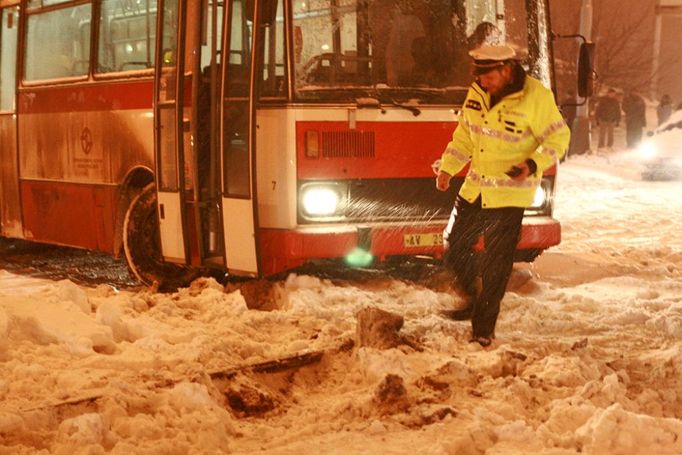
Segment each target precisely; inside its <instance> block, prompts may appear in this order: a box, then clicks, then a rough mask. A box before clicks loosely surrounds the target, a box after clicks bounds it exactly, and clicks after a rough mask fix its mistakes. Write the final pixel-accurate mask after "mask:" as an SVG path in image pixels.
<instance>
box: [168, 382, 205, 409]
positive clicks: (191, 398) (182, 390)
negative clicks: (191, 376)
mask: <svg viewBox="0 0 682 455" xmlns="http://www.w3.org/2000/svg"><path fill="white" fill-rule="evenodd" d="M168 404H169V405H170V406H172V407H175V408H178V409H187V410H190V411H195V410H197V411H198V410H202V409H205V408H210V407H211V406H213V405H215V403H214V401H213V399H212V398H211V396H210V395H209V394H208V390H207V389H206V386H205V385H203V384H196V383H190V382H181V383H179V384H177V385H176V386H175V387H173V390H171V392H170V394H169V398H168Z"/></svg>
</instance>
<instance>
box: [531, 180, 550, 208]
mask: <svg viewBox="0 0 682 455" xmlns="http://www.w3.org/2000/svg"><path fill="white" fill-rule="evenodd" d="M545 199H547V192H546V191H545V189H544V188H543V187H542V185H539V186H538V188H537V189H536V190H535V197H533V205H531V208H540V207H542V206H543V204H544V203H545Z"/></svg>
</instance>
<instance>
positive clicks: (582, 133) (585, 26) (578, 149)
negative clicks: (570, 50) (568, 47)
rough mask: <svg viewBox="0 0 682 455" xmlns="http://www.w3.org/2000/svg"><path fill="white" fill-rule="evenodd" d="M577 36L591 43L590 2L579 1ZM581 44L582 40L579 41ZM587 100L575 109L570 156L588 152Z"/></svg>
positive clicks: (589, 0)
mask: <svg viewBox="0 0 682 455" xmlns="http://www.w3.org/2000/svg"><path fill="white" fill-rule="evenodd" d="M581 1H582V4H581V6H580V30H579V32H578V33H579V34H580V35H582V36H583V37H584V38H585V41H588V42H591V41H592V0H581ZM579 41H580V42H582V39H579ZM589 109H590V107H589V104H588V103H587V100H585V103H584V104H583V105H581V106H578V107H577V108H576V115H575V119H574V120H573V129H572V134H571V147H570V148H571V150H570V152H569V155H570V154H583V153H586V152H589V151H590V136H591V134H590V112H589Z"/></svg>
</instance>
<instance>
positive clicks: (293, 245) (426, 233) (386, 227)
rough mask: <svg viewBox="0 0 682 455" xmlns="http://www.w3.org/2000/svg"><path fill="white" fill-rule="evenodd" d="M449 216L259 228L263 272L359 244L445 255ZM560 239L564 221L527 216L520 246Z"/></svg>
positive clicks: (387, 253) (337, 254) (378, 254)
mask: <svg viewBox="0 0 682 455" xmlns="http://www.w3.org/2000/svg"><path fill="white" fill-rule="evenodd" d="M444 229H445V222H444V221H443V222H433V223H415V224H414V225H409V226H406V225H405V224H404V223H395V224H392V223H375V224H371V223H368V224H358V225H352V226H349V225H331V226H330V225H327V226H309V227H301V228H298V229H291V230H287V229H269V228H262V229H260V230H259V240H260V241H259V246H260V255H261V258H262V261H261V273H262V274H263V275H272V274H275V273H279V272H282V271H285V270H288V269H292V268H294V267H298V266H301V265H303V264H305V263H306V262H308V261H311V260H316V259H335V258H338V259H343V258H347V257H348V256H349V255H350V254H353V253H354V252H357V251H358V250H362V251H365V252H366V253H369V254H370V255H371V256H372V257H373V258H374V259H375V260H379V261H383V260H384V259H386V258H387V257H391V256H417V255H427V256H433V257H435V258H439V257H441V256H442V255H443V230H444ZM560 242H561V225H560V223H559V222H558V221H557V220H555V219H554V218H551V217H541V216H538V217H526V218H524V220H523V225H522V228H521V238H520V239H519V243H518V245H517V250H545V249H547V248H549V247H551V246H554V245H558V244H559V243H560Z"/></svg>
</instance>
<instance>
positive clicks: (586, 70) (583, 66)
mask: <svg viewBox="0 0 682 455" xmlns="http://www.w3.org/2000/svg"><path fill="white" fill-rule="evenodd" d="M594 79H595V72H594V43H587V42H586V43H582V44H581V45H580V55H579V56H578V95H580V96H581V97H582V98H587V97H589V96H592V91H593V89H594Z"/></svg>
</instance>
